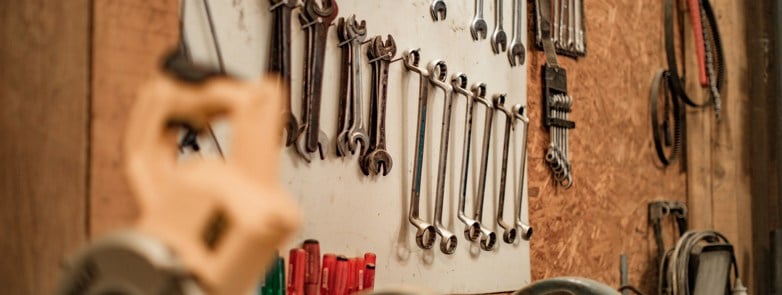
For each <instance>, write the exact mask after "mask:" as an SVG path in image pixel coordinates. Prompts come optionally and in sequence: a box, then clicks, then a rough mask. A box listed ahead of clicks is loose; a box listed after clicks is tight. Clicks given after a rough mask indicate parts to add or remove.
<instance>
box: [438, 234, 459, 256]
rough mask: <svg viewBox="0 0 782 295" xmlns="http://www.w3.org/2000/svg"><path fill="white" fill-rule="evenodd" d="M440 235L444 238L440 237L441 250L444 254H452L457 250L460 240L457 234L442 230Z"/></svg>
mask: <svg viewBox="0 0 782 295" xmlns="http://www.w3.org/2000/svg"><path fill="white" fill-rule="evenodd" d="M440 235H441V236H442V238H441V239H440V251H441V252H443V253H444V254H448V255H451V254H453V253H454V252H456V245H457V244H458V243H459V240H458V239H457V238H456V235H454V234H452V233H451V232H448V231H442V230H441V231H440Z"/></svg>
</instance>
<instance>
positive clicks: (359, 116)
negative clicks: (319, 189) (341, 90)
mask: <svg viewBox="0 0 782 295" xmlns="http://www.w3.org/2000/svg"><path fill="white" fill-rule="evenodd" d="M346 27H347V33H348V39H349V40H350V43H351V49H353V55H352V57H353V62H352V68H353V71H352V75H351V84H352V87H351V89H352V90H353V91H352V95H351V97H352V98H353V101H352V103H351V104H352V105H353V112H352V116H351V117H352V118H353V119H352V120H353V125H352V126H351V127H350V132H349V139H350V140H349V141H348V143H349V147H350V151H351V152H353V153H355V152H356V151H357V149H358V145H359V144H360V145H361V150H360V153H359V154H360V155H362V156H363V155H365V154H366V152H367V149H368V148H369V138H368V137H367V131H366V128H365V127H364V118H363V113H364V106H363V98H362V97H361V94H362V91H361V85H362V84H361V43H362V42H364V39H366V36H367V27H366V21H364V20H362V21H361V22H358V21H356V19H355V18H353V21H350V22H347V23H346Z"/></svg>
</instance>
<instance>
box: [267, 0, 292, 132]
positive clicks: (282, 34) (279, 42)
mask: <svg viewBox="0 0 782 295" xmlns="http://www.w3.org/2000/svg"><path fill="white" fill-rule="evenodd" d="M269 2H270V4H271V8H270V10H271V11H272V13H273V17H272V18H273V20H272V34H271V35H272V36H271V42H270V43H269V44H270V47H271V48H270V49H269V65H268V68H267V69H268V72H270V73H276V74H278V75H280V79H281V82H282V87H284V90H285V93H286V94H285V95H286V96H287V97H285V99H286V104H285V115H284V117H285V120H286V122H285V130H286V131H285V134H286V137H285V146H291V145H293V144H294V143H296V136H297V135H298V132H299V121H298V119H296V116H295V115H294V114H293V107H292V102H291V13H292V10H293V8H294V7H296V4H297V2H298V0H269Z"/></svg>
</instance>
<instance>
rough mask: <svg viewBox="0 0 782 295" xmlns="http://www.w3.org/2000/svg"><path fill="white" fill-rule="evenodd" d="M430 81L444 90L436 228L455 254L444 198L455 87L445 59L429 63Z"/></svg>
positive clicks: (446, 247)
mask: <svg viewBox="0 0 782 295" xmlns="http://www.w3.org/2000/svg"><path fill="white" fill-rule="evenodd" d="M428 69H429V82H431V83H432V85H434V86H435V87H437V88H440V89H442V90H443V98H444V99H445V101H443V124H442V129H441V130H440V159H439V164H438V165H437V192H436V195H435V205H434V222H432V223H433V224H434V228H435V230H436V231H437V234H439V235H440V237H441V240H440V251H442V252H443V253H445V254H453V253H454V252H455V251H456V244H457V241H458V240H457V239H456V235H454V234H453V233H451V232H450V231H449V230H448V229H447V228H446V227H445V226H444V225H443V201H444V200H443V199H444V198H445V177H446V170H447V169H448V168H447V166H448V141H449V139H450V135H451V111H452V107H453V100H452V99H451V93H452V92H453V88H452V87H451V85H450V84H448V83H447V82H446V79H448V66H447V65H446V64H445V61H443V60H439V59H437V60H433V61H431V62H430V63H429V66H428Z"/></svg>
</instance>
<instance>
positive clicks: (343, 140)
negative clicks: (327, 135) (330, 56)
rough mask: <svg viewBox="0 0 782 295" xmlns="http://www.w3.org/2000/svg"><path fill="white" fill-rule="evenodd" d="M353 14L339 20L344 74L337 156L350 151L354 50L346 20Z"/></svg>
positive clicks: (341, 79) (341, 81)
mask: <svg viewBox="0 0 782 295" xmlns="http://www.w3.org/2000/svg"><path fill="white" fill-rule="evenodd" d="M352 18H353V16H351V17H350V18H348V20H345V18H344V17H340V18H339V19H338V20H337V38H338V40H339V41H340V44H342V45H341V47H342V74H341V75H340V85H341V88H340V94H339V119H338V121H339V122H338V124H339V126H338V127H337V128H338V131H337V139H336V146H337V149H336V150H337V156H339V157H344V156H347V155H348V154H349V153H350V126H351V125H352V121H351V120H352V117H351V113H352V112H351V107H352V105H351V101H352V98H351V96H352V95H353V89H352V86H351V85H352V84H351V83H352V82H351V80H352V79H351V76H352V74H353V70H352V64H353V57H352V55H353V50H352V49H351V48H350V42H349V39H348V35H347V34H348V33H347V25H346V22H351V21H352V20H351V19H352Z"/></svg>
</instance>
